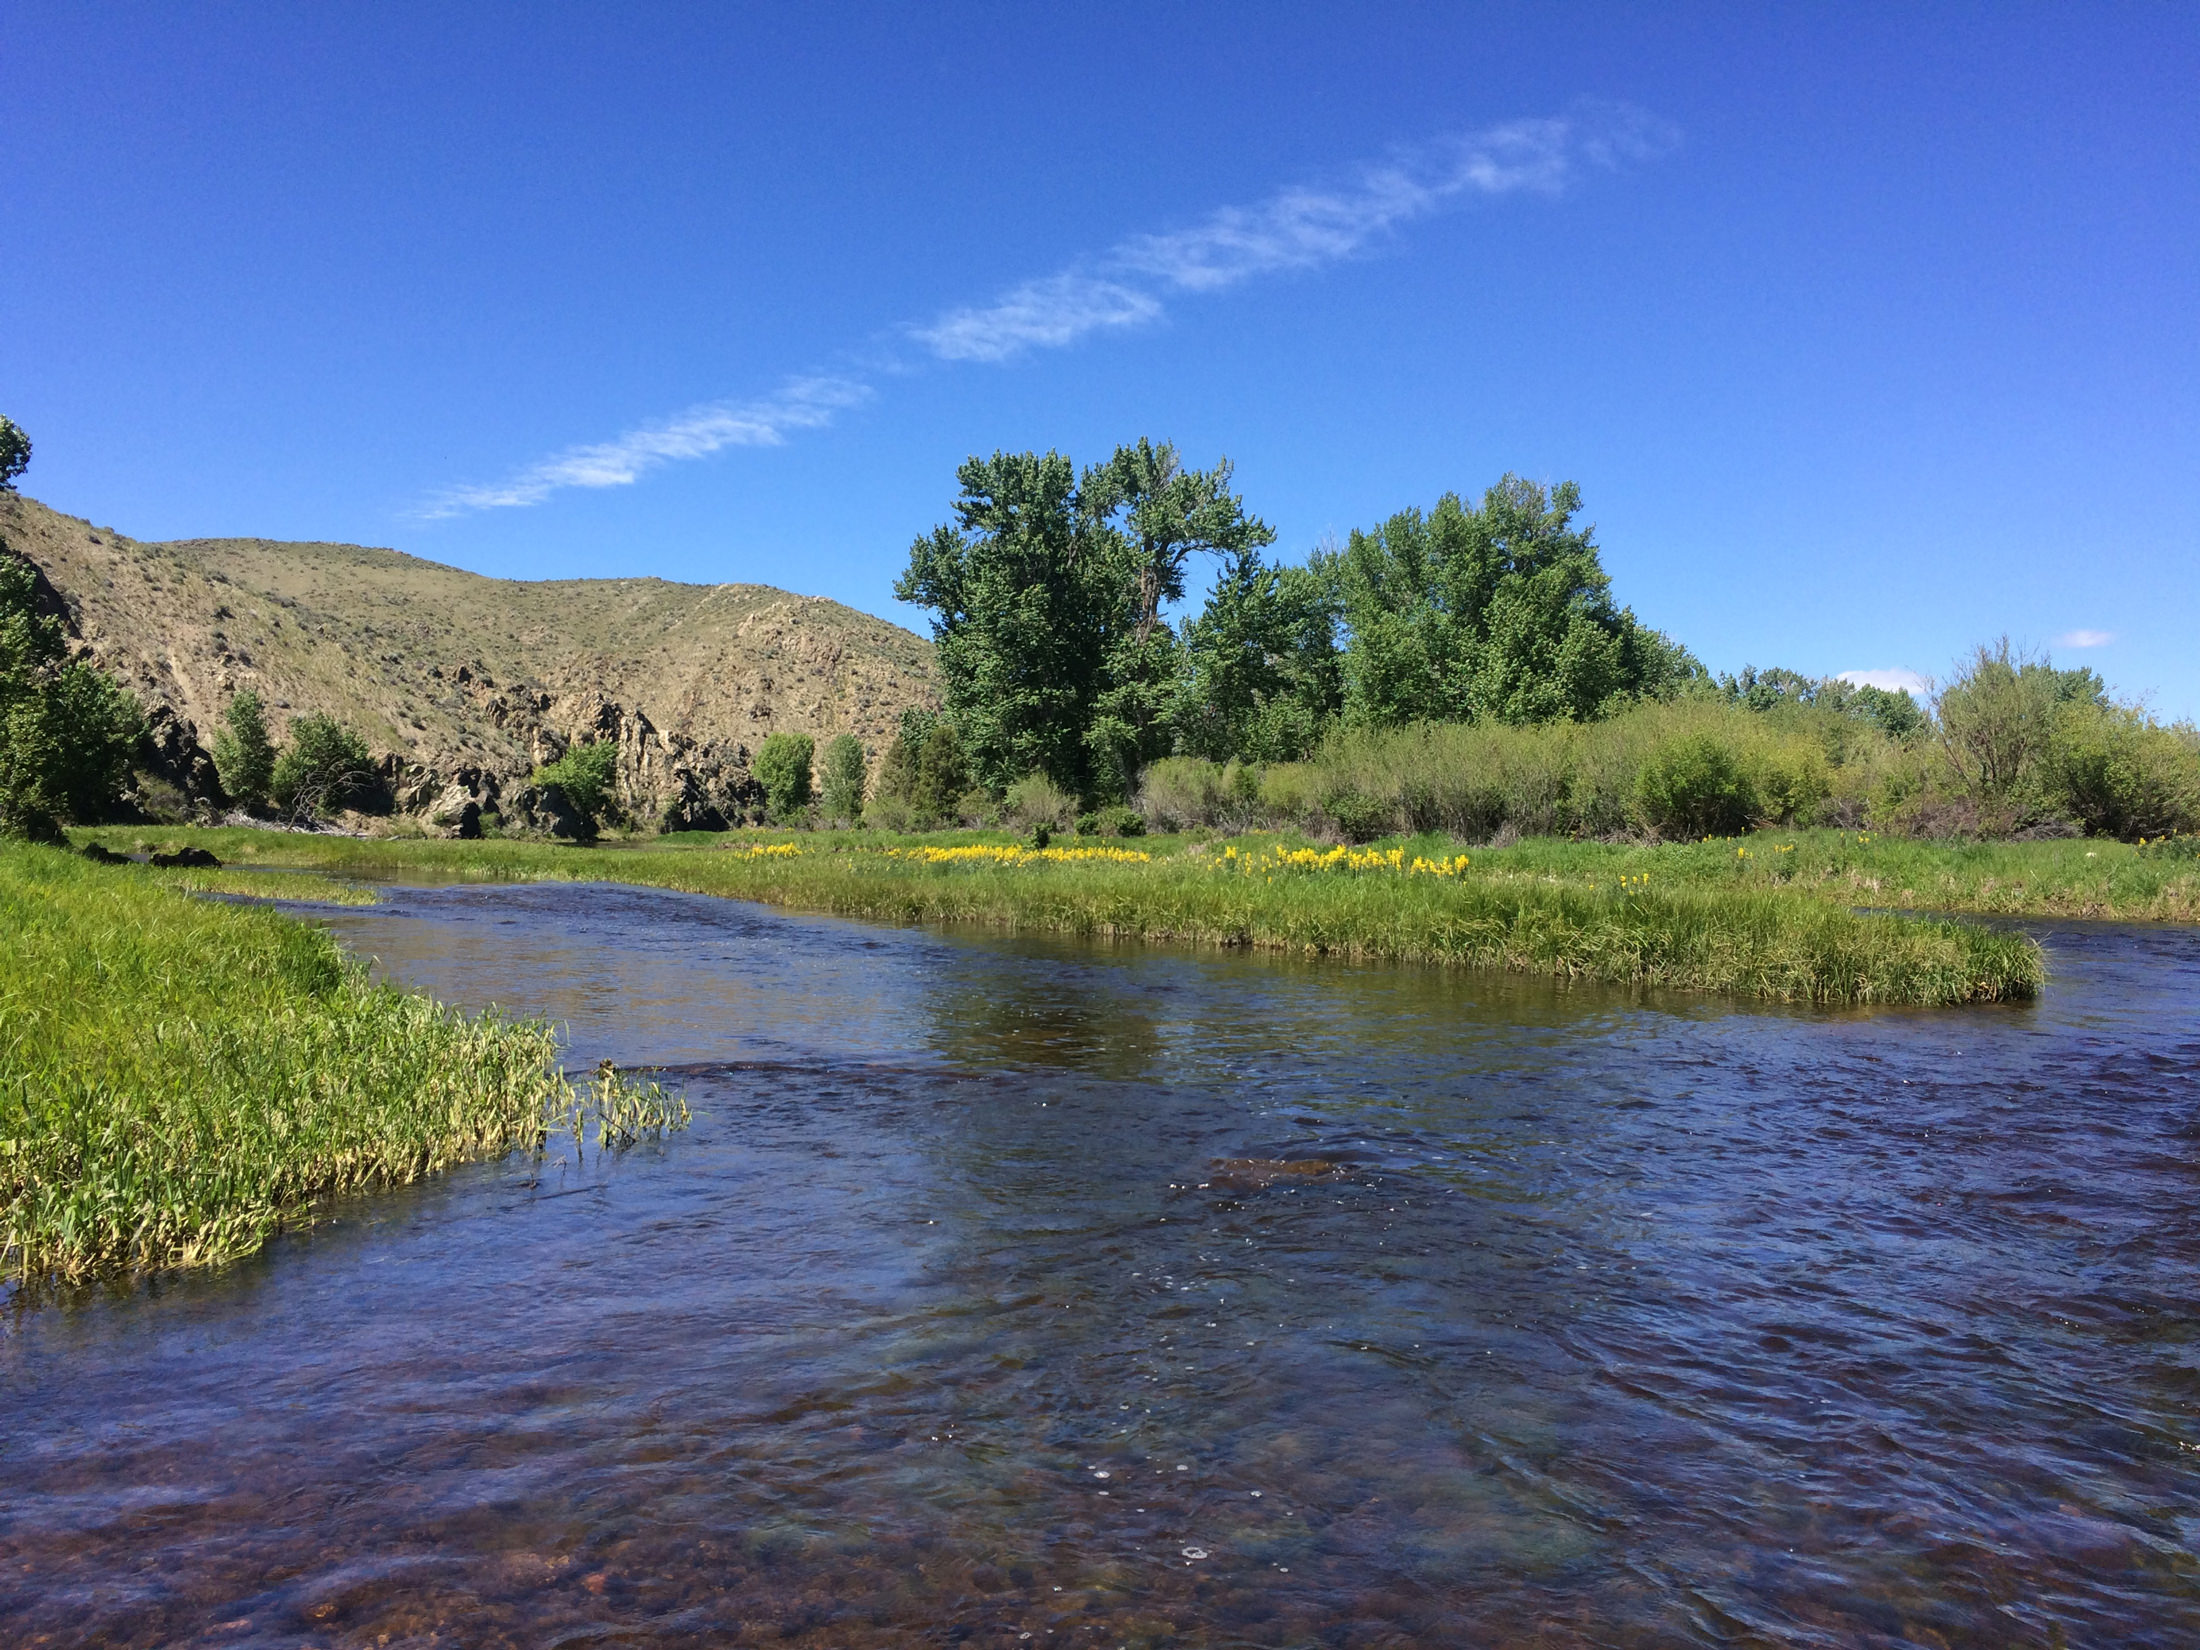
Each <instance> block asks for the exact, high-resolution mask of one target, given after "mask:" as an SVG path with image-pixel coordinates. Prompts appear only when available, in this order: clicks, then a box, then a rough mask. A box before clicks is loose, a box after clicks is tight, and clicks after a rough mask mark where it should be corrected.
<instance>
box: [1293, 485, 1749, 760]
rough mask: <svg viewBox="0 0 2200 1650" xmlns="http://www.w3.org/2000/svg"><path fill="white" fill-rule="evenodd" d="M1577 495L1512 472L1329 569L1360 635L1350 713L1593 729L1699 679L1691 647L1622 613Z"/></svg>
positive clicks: (1350, 548)
mask: <svg viewBox="0 0 2200 1650" xmlns="http://www.w3.org/2000/svg"><path fill="white" fill-rule="evenodd" d="M1580 508H1581V492H1580V489H1579V488H1578V487H1576V486H1575V485H1574V484H1573V483H1572V482H1570V481H1568V482H1562V483H1560V484H1559V485H1558V486H1557V487H1555V488H1552V489H1550V490H1549V491H1548V492H1546V491H1545V490H1544V488H1542V487H1541V486H1539V485H1538V484H1536V483H1535V482H1532V481H1528V480H1525V479H1523V478H1522V477H1520V476H1516V475H1507V476H1506V477H1504V479H1502V480H1501V481H1499V482H1498V483H1497V485H1496V486H1494V487H1492V488H1490V489H1489V490H1488V491H1487V492H1486V493H1484V494H1483V495H1482V502H1481V504H1480V505H1479V506H1474V507H1470V506H1468V505H1466V504H1464V503H1462V502H1461V501H1460V498H1459V495H1458V494H1456V493H1446V494H1445V495H1444V496H1443V498H1441V499H1440V500H1438V501H1437V504H1436V508H1435V509H1433V510H1432V511H1430V512H1429V513H1428V514H1427V515H1425V516H1424V515H1423V514H1422V513H1421V512H1420V511H1419V510H1405V511H1401V512H1400V513H1399V514H1397V515H1394V516H1392V517H1391V518H1390V519H1389V520H1388V521H1386V522H1384V523H1383V524H1382V525H1381V526H1380V527H1377V528H1375V529H1374V530H1373V531H1371V532H1359V531H1355V532H1354V533H1353V534H1352V536H1351V538H1350V540H1349V541H1348V542H1347V544H1346V545H1345V548H1344V549H1343V550H1342V551H1340V552H1336V553H1334V554H1332V555H1328V556H1325V557H1322V558H1320V560H1321V567H1322V571H1323V572H1324V573H1325V574H1326V575H1327V576H1328V577H1329V578H1330V579H1331V580H1332V581H1333V585H1334V588H1335V590H1336V592H1337V597H1338V602H1339V607H1340V610H1341V613H1342V616H1343V620H1344V624H1345V627H1346V629H1347V631H1348V632H1349V635H1350V642H1349V645H1348V647H1347V649H1346V652H1345V659H1344V678H1345V707H1346V713H1347V714H1348V715H1349V716H1351V717H1352V718H1353V719H1354V720H1357V721H1361V722H1366V723H1370V724H1373V725H1375V726H1394V725H1397V724H1399V723H1404V722H1415V721H1443V722H1474V721H1496V722H1548V721H1559V720H1568V719H1574V720H1585V719H1587V718H1590V717H1593V716H1597V715H1600V714H1603V713H1605V712H1608V711H1610V710H1613V709H1616V708H1618V707H1619V706H1620V705H1621V704H1623V703H1625V702H1626V701H1627V700H1629V699H1630V698H1634V697H1637V696H1642V697H1663V696H1666V695H1668V694H1670V693H1672V692H1674V691H1676V690H1677V689H1678V688H1679V687H1680V686H1682V685H1683V684H1684V683H1687V682H1690V681H1694V680H1700V679H1703V678H1704V674H1705V673H1704V670H1703V667H1702V665H1700V664H1699V663H1698V662H1697V661H1696V659H1695V657H1694V656H1693V655H1692V654H1690V653H1689V652H1688V650H1687V649H1686V648H1683V647H1681V646H1679V645H1678V644H1677V643H1675V642H1673V641H1671V640H1669V639H1668V638H1667V637H1665V636H1663V635H1661V634H1660V633H1658V632H1657V631H1654V630H1651V629H1649V628H1648V627H1646V626H1644V625H1642V624H1640V623H1639V622H1638V621H1637V620H1636V618H1635V616H1634V614H1633V613H1632V612H1630V611H1629V610H1628V609H1626V608H1623V607H1618V606H1616V605H1614V603H1613V601H1612V595H1611V580H1610V578H1609V577H1608V576H1607V575H1606V574H1605V572H1604V568H1603V564H1602V562H1601V560H1600V558H1599V556H1598V554H1597V546H1596V541H1595V537H1594V533H1593V529H1590V528H1587V527H1575V526H1574V525H1573V518H1574V516H1575V514H1576V513H1577V512H1578V511H1579V510H1580Z"/></svg>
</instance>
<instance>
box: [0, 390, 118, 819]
mask: <svg viewBox="0 0 2200 1650" xmlns="http://www.w3.org/2000/svg"><path fill="white" fill-rule="evenodd" d="M0 422H4V421H0ZM8 428H9V429H10V430H13V428H14V426H12V425H10V426H9V427H8ZM38 609H39V603H38V575H37V572H36V570H35V569H34V568H33V567H32V566H31V564H30V563H29V562H28V561H25V560H24V559H23V558H22V557H20V556H17V555H15V554H13V553H12V552H10V551H9V550H7V549H6V547H5V546H0V835H6V836H21V837H30V838H33V839H34V840H41V841H53V840H56V839H58V838H59V836H60V834H61V824H62V822H63V821H64V820H81V819H98V818H100V817H102V816H103V815H104V814H105V813H106V812H107V811H108V810H109V809H110V808H111V807H112V806H113V804H114V801H115V799H116V798H117V797H119V796H120V795H121V794H122V789H123V786H124V785H125V784H127V783H128V781H129V777H130V763H131V759H132V757H134V756H135V755H136V753H137V747H138V741H139V740H140V739H141V738H142V737H143V736H144V733H145V714H144V712H143V710H142V709H141V708H140V707H139V705H138V702H137V700H136V699H135V698H133V697H132V696H131V695H130V694H129V693H128V692H127V691H125V690H124V689H123V688H121V687H120V686H118V685H117V684H116V683H115V682H114V681H113V679H112V678H110V677H108V676H106V675H104V674H102V673H101V672H100V671H98V670H96V669H94V668H93V667H92V666H91V665H90V664H87V663H85V662H84V661H83V660H80V659H71V658H70V657H69V648H68V637H67V634H66V632H65V631H64V630H63V629H62V626H61V621H60V620H59V619H58V618H56V617H54V616H53V615H51V614H46V613H41V612H40V611H39V610H38Z"/></svg>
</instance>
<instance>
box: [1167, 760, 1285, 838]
mask: <svg viewBox="0 0 2200 1650" xmlns="http://www.w3.org/2000/svg"><path fill="white" fill-rule="evenodd" d="M1261 779H1262V770H1261V768H1260V767H1259V765H1258V764H1256V763H1251V762H1240V761H1238V760H1236V759H1235V758H1232V759H1231V760H1229V761H1227V762H1210V761H1207V760H1206V759H1204V758H1202V757H1197V756H1170V757H1164V758H1163V759H1162V760H1161V761H1159V762H1156V763H1153V764H1152V765H1151V766H1150V767H1148V768H1147V769H1146V771H1145V772H1144V773H1142V774H1141V775H1139V779H1138V810H1139V812H1140V813H1142V814H1144V815H1145V816H1146V822H1147V823H1148V824H1149V825H1151V826H1152V827H1153V828H1154V829H1155V830H1158V831H1174V830H1178V829H1181V828H1183V827H1186V826H1202V825H1203V826H1216V827H1220V828H1222V829H1224V830H1230V831H1243V830H1249V829H1251V828H1252V827H1253V826H1254V825H1256V824H1258V823H1260V822H1262V821H1264V820H1265V819H1267V817H1268V815H1269V809H1268V808H1267V806H1266V805H1265V804H1264V803H1263V802H1262V800H1261Z"/></svg>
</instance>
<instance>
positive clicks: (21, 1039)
mask: <svg viewBox="0 0 2200 1650" xmlns="http://www.w3.org/2000/svg"><path fill="white" fill-rule="evenodd" d="M557 1055H558V1048H557V1042H556V1039H555V1036H554V1035H553V1033H552V1032H551V1030H550V1029H549V1028H548V1027H546V1026H542V1025H535V1024H519V1023H513V1022H510V1021H505V1020H501V1019H498V1018H496V1017H494V1016H489V1015H485V1016H481V1017H479V1018H474V1017H469V1016H466V1015H463V1014H460V1013H457V1012H455V1011H453V1010H451V1009H447V1008H444V1007H441V1006H439V1005H438V1004H436V1003H433V1002H430V1001H428V1000H427V999H425V998H422V997H418V996H413V995H409V994H407V993H404V992H401V991H398V990H395V989H393V988H391V987H388V986H378V985H373V984H370V983H369V982H368V980H367V979H366V977H365V974H364V972H363V971H362V970H361V969H360V968H359V967H358V966H357V965H356V964H354V963H351V962H348V961H347V960H346V959H345V958H344V957H343V956H342V955H341V953H339V951H338V950H337V948H336V945H335V942H334V941H333V940H331V939H330V938H329V936H328V935H327V934H326V933H324V932H322V931H321V930H319V929H317V928H313V927H310V926H308V925H307V924H305V923H301V922H298V921H296V920H295V919H292V918H289V917H285V916H282V915H280V914H278V913H276V912H273V911H270V910H265V909H258V908H249V907H240V906H231V905H219V904H213V903H210V902H206V901H202V900H195V899H192V898H190V897H189V896H188V895H186V894H184V893H182V892H180V891H178V890H176V889H174V888H170V887H165V886H162V885H161V884H160V883H159V882H158V881H156V880H155V879H154V877H153V876H152V875H150V874H149V873H146V872H144V871H141V870H139V869H137V868H135V867H105V866H98V865H92V864H89V863H87V862H85V861H83V860H80V859H77V858H74V857H72V856H70V855H67V854H64V853H61V852H59V851H56V850H52V849H44V848H36V847H6V848H0V1264H4V1267H5V1269H6V1271H7V1272H8V1273H10V1274H12V1275H14V1276H16V1277H17V1278H20V1279H38V1278H53V1279H62V1280H73V1279H81V1278H87V1277H92V1276H98V1275H113V1274H127V1273H134V1272H143V1271H150V1270H156V1269H163V1268H171V1267H190V1266H203V1265H209V1264H213V1263H217V1262H221V1261H226V1260H230V1259H233V1258H236V1257H238V1256H242V1255H247V1254H250V1253H252V1252H253V1251H254V1250H256V1249H258V1248H259V1247H260V1246H261V1245H262V1244H263V1243H265V1242H266V1241H267V1239H268V1238H269V1236H270V1235H272V1234H273V1233H275V1232H276V1231H278V1230H279V1229H281V1228H282V1227H283V1226H284V1225H285V1224H286V1223H288V1222H292V1221H294V1220H297V1219H298V1218H300V1217H301V1216H302V1215H304V1213H305V1212H306V1211H307V1210H308V1208H309V1206H310V1205H311V1204H312V1203H313V1202H314V1200H316V1199H319V1198H322V1197H325V1196H328V1195H330V1194H334V1193H342V1192H349V1191H355V1190H360V1189H364V1188H368V1187H376V1186H389V1185H395V1184H400V1183H403V1182H407V1181H413V1180H418V1179H420V1178H421V1177H423V1176H426V1175H431V1174H434V1173H436V1172H437V1171H439V1170H441V1169H443V1168H446V1167H448V1166H450V1165H452V1164H455V1163H459V1162H462V1161H465V1160H467V1159H472V1158H481V1157H491V1156H496V1155H498V1154H500V1153H503V1152H505V1151H507V1150H510V1149H512V1148H514V1147H524V1146H535V1145H539V1144H540V1143H541V1142H542V1141H543V1139H544V1138H545V1131H546V1129H547V1128H548V1126H549V1124H550V1121H551V1119H552V1117H553V1116H554V1115H557V1114H558V1113H560V1112H561V1111H565V1110H569V1109H570V1093H571V1091H570V1088H569V1086H568V1085H567V1084H566V1082H565V1079H564V1077H563V1076H562V1074H561V1073H560V1071H559V1068H558V1061H557Z"/></svg>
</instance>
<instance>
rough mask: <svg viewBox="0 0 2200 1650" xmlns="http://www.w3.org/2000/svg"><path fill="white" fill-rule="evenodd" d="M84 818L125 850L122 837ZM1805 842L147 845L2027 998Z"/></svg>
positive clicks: (960, 915) (1779, 990)
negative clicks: (1868, 911) (1039, 851)
mask: <svg viewBox="0 0 2200 1650" xmlns="http://www.w3.org/2000/svg"><path fill="white" fill-rule="evenodd" d="M97 834H98V835H100V836H101V837H102V839H104V840H106V841H107V842H108V843H109V845H110V846H117V847H129V846H133V845H134V844H133V841H132V838H131V833H130V832H128V831H115V832H101V833H97ZM1820 835H1821V836H1823V837H1825V838H1826V840H1824V841H1821V842H1817V843H1814V844H1813V846H1812V849H1811V852H1810V853H1809V854H1808V855H1805V853H1804V848H1803V846H1802V843H1801V840H1800V839H1789V838H1781V839H1777V840H1774V839H1769V838H1768V839H1763V840H1759V841H1752V842H1746V843H1741V844H1735V843H1721V844H1712V843H1702V844H1694V845H1688V846H1683V847H1664V848H1639V849H1631V848H1606V847H1603V846H1600V845H1597V844H1584V843H1565V842H1555V841H1553V842H1540V841H1538V842H1529V843H1524V844H1521V845H1519V846H1516V847H1512V848H1503V849H1491V850H1480V849H1469V850H1461V849H1459V848H1458V847H1457V846H1456V845H1455V844H1451V843H1448V842H1438V841H1436V840H1434V839H1421V840H1416V841H1413V842H1406V843H1398V844H1394V845H1391V846H1390V847H1387V848H1385V847H1382V846H1377V847H1375V848H1370V849H1365V850H1352V851H1350V852H1346V851H1342V850H1339V851H1336V852H1325V851H1321V850H1314V849H1309V848H1305V847H1303V846H1300V845H1296V844H1293V843H1291V842H1289V841H1286V840H1283V839H1278V838H1274V837H1252V838H1239V839H1234V840H1231V841H1228V842H1224V841H1219V840H1193V839H1190V838H1151V839H1138V840H1134V841H1125V842H1118V843H1106V844H1101V843H1093V842H1089V841H1088V842H1082V843H1075V844H1067V845H1064V847H1062V848H1057V849H1056V850H1054V851H1051V852H1049V853H1047V854H1044V855H1032V854H1027V853H1023V852H1020V851H1018V850H1017V849H1016V848H1015V847H1014V846H1013V844H1011V843H1010V842H1009V841H1008V840H1007V839H1006V838H1005V837H1002V836H1000V835H998V834H993V835H990V836H989V835H987V834H985V833H960V834H957V835H955V836H952V837H946V836H935V837H921V838H918V837H905V838H888V837H881V836H879V835H878V834H876V833H869V832H860V833H859V832H822V833H770V834H767V833H749V832H738V833H732V834H729V835H725V836H689V837H667V838H657V839H652V840H644V841H642V842H638V843H635V844H631V845H626V846H616V847H614V846H605V847H598V848H594V849H579V848H570V847H558V846H552V845H548V844H543V843H532V842H518V841H491V842H472V843H460V842H438V841H418V840H414V841H394V840H381V841H377V840H361V839H357V838H341V837H328V836H305V835H298V834H292V833H278V832H263V831H245V830H231V831H206V832H188V833H168V834H167V835H166V836H163V837H162V838H161V839H160V841H161V843H162V844H163V845H167V844H169V843H171V842H173V843H176V844H181V843H182V842H184V841H189V842H192V843H196V844H198V845H201V846H205V847H210V848H212V849H213V851H214V852H215V853H216V854H218V855H220V856H221V857H222V858H223V859H225V860H229V861H232V862H237V863H242V864H258V865H267V866H288V867H293V868H301V869H315V870H320V871H324V872H328V873H333V874H354V875H361V876H374V875H392V876H403V875H408V874H410V875H421V874H427V875H439V876H462V877H480V878H492V879H495V878H503V879H533V878H558V879H573V880H608V881H618V882H633V883H641V884H647V885H651V886H656V887H665V888H677V889H683V890H686V891H689V892H694V893H703V894H715V895H723V896H729V897H735V898H742V899H754V900H760V901H764V902H766V903H770V904H776V905H784V906H789V907H793V908H797V909H802V910H810V911H822V912H830V913H834V914H837V915H842V916H851V917H863V918H870V919H874V920H881V921H889V922H927V923H930V922H949V923H953V922H961V923H977V924H984V925H987V926H991V927H996V928H1003V929H1010V930H1016V929H1025V930H1044V931H1051V932H1064V933H1077V934H1091V935H1102V936H1115V937H1124V938H1138V939H1147V940H1159V941H1175V942H1183V943H1192V944H1207V945H1227V946H1245V947H1252V948H1257V949H1268V950H1277V951H1286V952H1295V953H1301V954H1309V955H1328V956H1346V957H1365V958H1381V959H1395V960H1400V961H1412V962H1433V963H1456V964H1467V965H1473V966H1482V967H1502V968H1510V969H1515V970H1520V971H1526V972H1533V973H1545V974H1554V975H1559V976H1562V977H1568V978H1580V979H1595V980H1606V981H1614V982H1622V983H1637V984H1644V985H1656V986H1670V987H1678V988H1684V989H1692V990H1705V991H1719V992H1727V993H1733V994H1736V995H1743V996H1754V997H1763V998H1769V999H1773V1000H1777V1001H1783V1002H1813V1003H1828V1004H1853V1003H1897V1004H1918V1005H1928V1006H1930V1005H1941V1004H1952V1003H1965V1002H1992V1001H2003V1000H2008V999H2013V998H2023V997H2028V996H2030V995H2032V994H2033V993H2034V992H2036V991H2037V989H2038V987H2039V984H2040V981H2041V977H2042V969H2041V959H2040V954H2039V950H2038V948H2037V947H2036V946H2034V945H2033V944H2032V943H2031V942H2030V941H2029V940H2027V939H2025V938H2024V937H2023V936H2021V935H2015V934H2008V933H2002V932H1994V931H1990V930H1987V929H1983V928H1980V927H1978V926H1977V925H1975V924H1969V923H1962V922H1950V921H1943V920H1917V919H1910V918H1903V917H1897V916H1892V915H1887V916H1872V915H1859V914H1857V913H1856V912H1855V911H1853V910H1852V909H1850V907H1851V905H1852V904H1858V903H1873V904H1878V903H1884V904H1887V905H1890V906H1891V905H1909V904H1917V903H1921V902H1920V901H1919V900H1916V899H1905V898H1903V897H1902V895H1903V890H1904V888H1907V887H1909V885H1908V884H1904V885H1902V886H1901V887H1891V886H1888V885H1886V884H1885V883H1884V882H1882V885H1881V886H1880V887H1878V888H1875V889H1869V888H1865V887H1862V886H1861V885H1856V886H1851V884H1850V883H1848V882H1846V881H1844V880H1843V879H1844V878H1847V877H1850V876H1851V875H1852V874H1861V873H1859V872H1858V870H1857V866H1858V865H1859V864H1860V863H1877V862H1876V861H1874V860H1872V859H1871V856H1872V854H1873V853H1874V852H1876V850H1877V845H1876V844H1873V843H1871V842H1869V841H1867V840H1859V839H1854V838H1848V839H1836V838H1834V837H1833V836H1832V834H1831V833H1821V834H1820ZM1791 841H1792V842H1793V844H1794V845H1793V846H1792V847H1791V848H1788V849H1786V850H1784V851H1783V847H1782V845H1783V844H1785V843H1789V842H1791ZM2052 846H2060V845H2052ZM1844 855H1847V856H1849V857H1847V858H1844V857H1843V856H1844ZM1859 855H1861V856H1863V859H1862V860H1861V861H1859V860H1858V859H1857V858H1856V856H1859ZM1803 867H1808V868H1809V874H1808V875H1805V874H1804V872H1803V869H1802V868H1803ZM1911 891H1912V892H1914V889H1912V890H1911Z"/></svg>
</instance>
